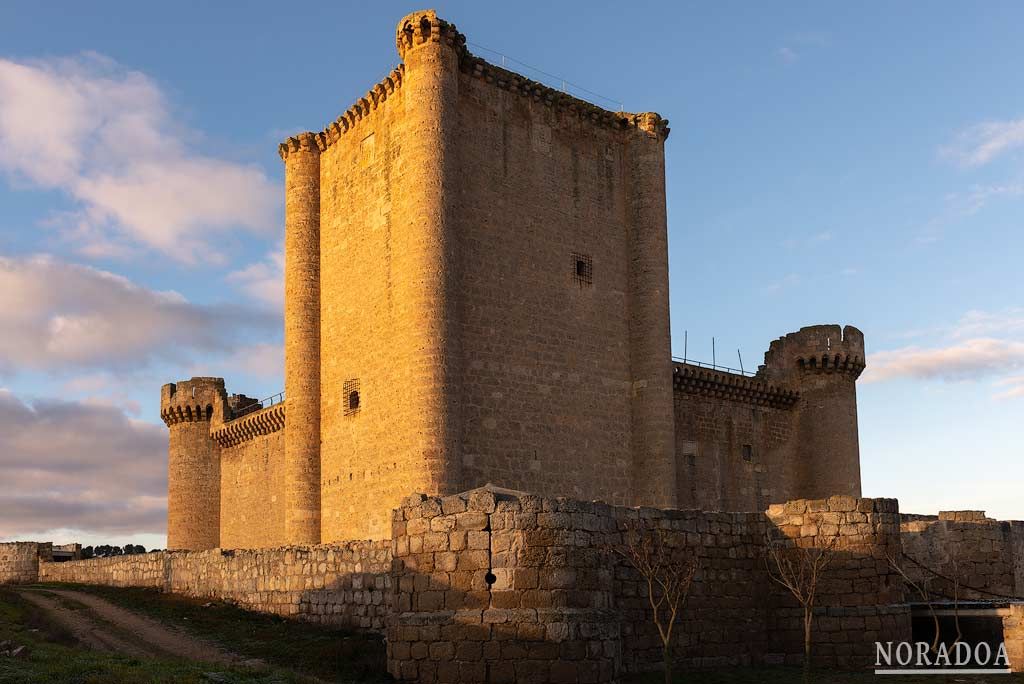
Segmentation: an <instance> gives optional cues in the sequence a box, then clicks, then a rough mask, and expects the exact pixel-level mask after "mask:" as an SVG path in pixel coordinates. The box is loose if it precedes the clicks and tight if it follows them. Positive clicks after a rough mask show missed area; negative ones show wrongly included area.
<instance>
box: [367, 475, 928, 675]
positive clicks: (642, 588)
mask: <svg viewBox="0 0 1024 684" xmlns="http://www.w3.org/2000/svg"><path fill="white" fill-rule="evenodd" d="M655 529H658V530H664V531H665V534H666V539H667V543H669V544H670V545H672V546H678V547H681V548H687V549H690V550H691V551H692V553H693V554H695V555H696V557H698V558H699V560H700V569H699V571H698V573H697V575H696V577H695V580H694V585H693V587H692V590H691V597H690V600H689V603H688V604H687V607H686V608H685V609H684V611H683V614H682V619H681V621H680V623H679V625H678V631H677V634H678V643H677V646H676V653H677V657H678V658H679V661H680V664H685V665H690V666H702V667H713V666H724V665H740V664H759V663H783V662H799V660H800V658H801V657H802V651H803V644H802V631H801V630H800V624H801V619H802V618H801V617H800V610H799V608H798V606H797V604H796V603H795V600H794V599H792V597H789V596H788V595H787V594H786V593H785V590H783V589H782V588H781V587H778V586H776V585H775V584H774V583H772V582H771V580H770V579H769V577H768V574H767V567H766V565H765V539H766V534H767V533H768V531H769V530H773V531H774V533H775V534H776V535H778V536H779V537H780V538H782V539H785V540H789V541H787V542H785V543H789V544H797V545H801V546H814V545H820V544H822V543H823V542H824V541H825V540H826V539H829V538H838V540H839V556H838V558H837V561H836V563H835V566H834V570H833V572H831V573H829V575H828V576H827V578H826V580H825V581H824V582H823V583H822V586H821V598H820V601H819V606H820V614H819V616H818V618H817V620H818V628H817V636H816V643H815V652H816V654H817V660H818V662H819V663H821V664H823V665H833V666H835V665H838V666H842V667H860V666H863V665H866V664H868V663H870V662H873V660H872V659H873V657H874V642H875V641H889V640H894V641H899V640H906V639H909V638H910V611H909V608H908V606H907V605H906V604H905V603H904V595H903V586H902V582H901V579H900V577H899V575H898V574H897V573H896V572H895V571H894V570H893V569H892V568H891V567H890V566H889V564H888V562H887V560H886V558H887V556H888V555H889V554H891V553H897V552H898V548H899V543H900V542H899V532H898V530H899V513H898V510H897V505H896V502H895V501H894V500H891V499H854V498H852V497H833V498H831V499H828V500H818V501H794V502H789V503H787V504H785V505H784V506H778V507H772V509H770V510H769V512H768V514H767V515H765V514H763V513H708V512H701V511H679V510H658V509H651V508H640V509H636V508H618V507H612V506H609V505H606V504H602V503H586V502H581V501H576V500H571V499H549V498H543V497H539V496H535V495H530V494H524V493H521V492H513V491H510V490H500V489H496V488H484V489H480V490H475V491H473V492H467V493H464V494H461V495H458V496H450V497H445V498H432V497H424V496H422V495H419V496H415V497H410V498H409V499H407V500H406V501H405V502H404V503H403V506H402V507H401V508H400V509H399V510H396V511H395V516H394V531H393V541H394V553H395V563H394V566H393V567H394V573H395V574H394V579H393V583H392V587H393V590H394V598H393V606H394V611H395V612H394V615H393V618H392V621H391V622H390V623H389V626H388V633H387V634H388V669H389V672H390V673H391V674H392V676H394V677H395V678H397V679H400V680H406V681H413V680H415V681H438V682H480V681H493V682H514V681H527V680H528V681H543V682H562V681H566V682H575V681H581V682H582V681H588V682H610V681H615V680H617V679H618V678H619V677H620V676H621V675H622V674H623V673H626V672H634V671H642V670H649V669H652V668H653V667H655V666H656V664H657V663H659V661H660V658H661V650H660V641H659V637H658V635H657V634H656V632H655V628H654V625H653V623H652V621H651V616H650V614H649V610H650V607H649V603H648V601H647V598H646V594H645V592H646V583H645V582H644V581H643V580H642V578H641V577H640V575H639V574H638V573H637V572H636V570H635V569H634V568H632V567H631V566H630V565H629V564H628V563H627V562H626V561H625V560H624V559H623V558H622V557H621V556H620V555H619V554H617V553H616V552H615V549H616V548H622V545H623V544H624V540H625V539H626V536H625V535H628V534H632V533H634V532H636V531H638V530H641V531H653V530H655Z"/></svg>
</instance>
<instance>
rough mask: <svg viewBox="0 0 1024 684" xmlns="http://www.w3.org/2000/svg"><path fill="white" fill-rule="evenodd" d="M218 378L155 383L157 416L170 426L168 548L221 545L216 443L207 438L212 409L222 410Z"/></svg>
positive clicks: (213, 410)
mask: <svg viewBox="0 0 1024 684" xmlns="http://www.w3.org/2000/svg"><path fill="white" fill-rule="evenodd" d="M224 400H225V391H224V380H223V379H222V378H192V379H191V380H183V381H181V382H177V383H169V384H167V385H164V386H163V387H162V388H160V417H161V418H162V419H163V421H164V423H166V424H167V427H168V428H169V431H170V439H169V448H168V461H167V483H168V491H167V548H169V549H192V550H198V549H213V548H217V547H218V546H219V545H220V448H219V447H218V445H217V444H216V443H215V442H214V441H213V440H212V439H211V438H210V421H211V420H212V419H213V416H214V412H215V411H219V414H220V415H221V416H222V415H223V411H224V404H223V402H224Z"/></svg>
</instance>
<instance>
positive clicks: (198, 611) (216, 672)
mask: <svg viewBox="0 0 1024 684" xmlns="http://www.w3.org/2000/svg"><path fill="white" fill-rule="evenodd" d="M37 588H39V589H43V590H45V589H48V588H54V589H56V588H65V589H74V590H77V591H83V592H89V593H91V594H93V595H96V596H99V597H101V598H103V599H106V600H107V601H109V602H111V603H113V604H116V605H119V606H121V607H124V608H128V609H131V610H134V611H136V612H139V613H142V614H144V615H148V616H150V617H152V618H154V619H157V620H159V621H160V622H162V623H164V624H170V625H174V626H177V627H180V628H181V629H182V630H183V631H185V632H187V633H191V634H193V635H195V636H197V637H200V638H202V639H205V640H207V641H210V642H215V643H217V644H219V645H221V646H223V647H224V648H225V649H226V650H229V651H232V652H234V653H237V654H239V655H241V656H243V657H247V658H254V659H259V660H261V661H263V662H264V663H266V664H267V665H268V666H269V667H267V668H265V669H260V670H254V669H246V668H243V667H228V666H224V665H215V664H211V663H205V664H204V663H194V662H187V661H182V660H174V659H155V658H154V659H149V658H146V659H137V658H131V657H127V656H120V655H114V654H110V653H103V652H98V651H90V650H86V649H84V648H82V647H81V646H78V645H77V644H76V643H75V640H74V638H73V637H72V636H71V635H70V634H69V633H67V632H66V631H64V630H62V629H61V628H60V627H59V626H57V625H55V624H53V623H52V622H50V621H48V620H47V618H46V617H45V613H43V611H40V610H38V609H36V608H35V607H34V606H32V605H30V604H29V603H27V602H26V601H25V600H24V599H22V598H21V597H20V596H19V595H18V594H17V593H15V592H14V591H12V590H10V589H0V641H4V640H10V641H13V642H15V643H17V644H24V645H27V646H29V647H30V649H31V654H30V655H29V657H28V658H25V659H20V658H18V659H16V658H6V657H0V684H15V683H16V684H34V683H37V682H38V683H40V684H42V683H44V682H45V683H47V684H48V683H50V682H67V683H69V684H70V683H72V682H73V683H74V684H100V683H102V684H108V683H111V684H144V683H145V684H148V683H149V682H159V683H163V682H184V683H194V684H211V683H212V684H250V683H251V684H293V683H294V684H299V683H303V682H339V683H346V684H376V683H379V682H386V681H389V679H388V677H387V675H386V674H385V668H384V644H383V640H382V639H380V638H379V637H374V636H372V635H365V634H359V633H355V632H351V631H348V630H343V629H337V628H332V627H322V626H319V625H312V624H305V623H299V622H295V621H292V620H285V619H282V618H277V617H274V616H269V615H264V614H260V613H253V612H250V611H246V610H242V609H240V608H237V607H234V606H231V605H228V604H224V603H217V602H207V601H203V600H198V599H189V598H185V597H182V596H175V595H170V594H161V593H159V592H157V591H154V590H149V589H116V588H112V587H95V586H80V585H39V586H38V587H37ZM60 602H61V603H62V604H63V605H64V606H65V607H68V608H72V609H82V610H86V607H85V606H82V605H81V604H80V603H78V602H76V601H74V600H73V599H69V598H61V599H60ZM662 679H663V675H662V674H661V673H660V672H653V673H650V674H647V675H642V676H636V677H632V678H629V679H626V680H625V682H626V683H627V684H660V683H661V682H662ZM802 679H803V671H802V669H801V668H799V667H767V668H729V669H724V670H716V671H706V672H705V671H697V672H693V671H691V672H680V673H677V674H676V676H675V677H674V678H673V681H674V682H676V683H677V684H794V682H801V680H802ZM895 680H898V682H899V684H943V683H948V684H953V683H956V684H961V683H971V684H988V683H991V684H1012V683H1014V682H1020V683H1022V684H1024V675H987V676H978V675H974V676H972V675H954V676H949V677H941V676H909V675H908V676H900V677H896V678H895ZM809 681H810V682H812V683H813V684H878V682H879V681H880V679H879V677H878V676H876V675H875V674H874V673H873V672H871V671H864V672H834V671H812V672H811V675H810V680H809Z"/></svg>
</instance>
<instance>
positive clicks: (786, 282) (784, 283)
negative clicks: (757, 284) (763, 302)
mask: <svg viewBox="0 0 1024 684" xmlns="http://www.w3.org/2000/svg"><path fill="white" fill-rule="evenodd" d="M800 282H801V278H800V274H799V273H789V274H786V275H785V276H783V277H782V278H781V279H780V280H776V281H774V282H771V283H768V284H767V285H766V286H765V288H764V291H765V292H766V293H768V294H773V295H774V294H778V293H779V292H782V291H783V290H788V289H789V288H792V287H796V286H797V285H799V284H800Z"/></svg>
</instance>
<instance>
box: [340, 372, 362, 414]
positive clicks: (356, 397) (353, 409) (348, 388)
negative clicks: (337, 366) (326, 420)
mask: <svg viewBox="0 0 1024 684" xmlns="http://www.w3.org/2000/svg"><path fill="white" fill-rule="evenodd" d="M342 394H343V395H344V397H345V415H346V416H351V415H354V414H356V413H358V412H359V407H360V406H361V405H362V397H361V396H360V394H359V380H356V379H354V380H346V381H345V383H344V385H343V386H342Z"/></svg>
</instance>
